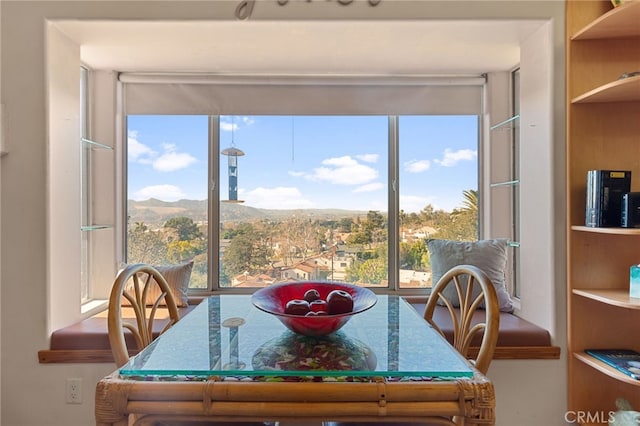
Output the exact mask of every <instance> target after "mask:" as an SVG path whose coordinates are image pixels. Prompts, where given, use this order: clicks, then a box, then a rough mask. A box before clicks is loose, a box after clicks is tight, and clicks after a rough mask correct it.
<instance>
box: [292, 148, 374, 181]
mask: <svg viewBox="0 0 640 426" xmlns="http://www.w3.org/2000/svg"><path fill="white" fill-rule="evenodd" d="M322 164H323V165H324V166H327V167H318V168H315V169H313V173H311V174H305V175H304V176H305V178H306V179H309V180H313V181H322V182H328V183H332V184H336V185H362V184H365V183H369V182H371V181H373V180H375V179H376V178H377V177H378V171H377V170H376V169H374V168H372V167H369V166H366V165H364V164H360V163H359V162H358V161H357V160H355V159H354V158H353V157H351V156H348V155H345V156H343V157H334V158H328V159H326V160H323V161H322Z"/></svg>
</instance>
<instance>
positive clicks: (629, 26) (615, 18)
mask: <svg viewBox="0 0 640 426" xmlns="http://www.w3.org/2000/svg"><path fill="white" fill-rule="evenodd" d="M638 22H640V1H638V0H636V1H633V2H629V3H626V4H623V5H621V6H618V7H616V8H614V9H612V10H610V11H609V12H607V13H605V14H604V15H602V16H601V17H599V18H598V19H596V20H594V21H593V22H591V23H590V24H589V25H587V26H585V27H584V28H583V29H581V30H580V31H578V32H577V33H575V34H574V35H573V36H572V37H571V40H589V39H607V38H628V37H640V24H638Z"/></svg>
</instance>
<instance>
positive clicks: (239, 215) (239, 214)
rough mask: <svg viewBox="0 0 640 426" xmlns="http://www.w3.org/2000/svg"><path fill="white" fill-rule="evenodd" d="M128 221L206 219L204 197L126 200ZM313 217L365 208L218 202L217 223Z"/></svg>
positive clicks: (157, 223)
mask: <svg viewBox="0 0 640 426" xmlns="http://www.w3.org/2000/svg"><path fill="white" fill-rule="evenodd" d="M127 210H128V215H129V223H136V222H143V223H145V224H147V225H155V226H162V225H163V224H164V222H166V221H167V220H168V219H170V218H172V217H181V216H184V217H190V218H191V219H193V221H194V222H200V223H203V222H207V200H178V201H162V200H158V199H155V198H150V199H148V200H144V201H135V200H128V209H127ZM302 212H304V215H305V216H307V217H310V218H314V219H325V220H328V219H341V218H344V217H354V216H362V215H366V214H367V213H368V212H367V211H364V210H362V211H360V210H342V209H303V210H301V209H296V210H277V209H258V208H255V207H249V206H245V205H243V204H239V203H221V204H220V221H221V222H251V221H254V220H263V219H269V220H282V219H285V218H287V217H291V216H294V215H296V214H301V213H302Z"/></svg>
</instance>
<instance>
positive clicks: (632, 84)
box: [571, 24, 640, 108]
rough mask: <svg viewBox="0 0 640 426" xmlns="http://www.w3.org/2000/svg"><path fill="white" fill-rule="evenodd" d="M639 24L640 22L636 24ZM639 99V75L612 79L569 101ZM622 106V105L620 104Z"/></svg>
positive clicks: (632, 100)
mask: <svg viewBox="0 0 640 426" xmlns="http://www.w3.org/2000/svg"><path fill="white" fill-rule="evenodd" d="M638 26H640V24H638ZM634 101H640V75H636V76H634V77H627V78H623V79H621V80H616V81H612V82H611V83H607V84H605V85H604V86H600V87H596V88H595V89H593V90H590V91H588V92H587V93H583V94H582V95H580V96H577V97H575V98H573V100H572V101H571V103H574V104H586V103H601V102H634ZM620 108H624V105H622V106H620Z"/></svg>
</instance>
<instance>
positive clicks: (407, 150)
mask: <svg viewBox="0 0 640 426" xmlns="http://www.w3.org/2000/svg"><path fill="white" fill-rule="evenodd" d="M207 123H208V117H206V116H129V117H128V135H129V137H128V157H129V161H128V168H129V170H128V186H129V198H130V199H134V200H146V199H149V198H158V199H161V200H164V201H176V200H179V199H198V200H202V199H204V198H205V197H206V193H207V158H208V149H207V140H208V136H207V135H208V130H207V129H208V124H207ZM399 129H400V153H399V156H400V179H399V180H400V207H401V209H403V210H404V211H405V212H419V211H420V210H422V209H423V208H424V207H425V206H426V205H428V204H431V205H433V206H434V207H435V208H436V209H443V210H447V211H451V210H452V209H453V208H455V207H459V206H461V203H462V200H463V197H462V191H464V190H468V189H477V175H478V171H477V149H478V148H477V144H478V142H477V141H478V119H477V117H476V116H402V117H400V121H399ZM220 133H221V135H220V138H221V141H220V148H221V149H224V148H227V147H230V146H235V147H236V148H238V149H241V150H242V151H244V153H245V155H244V156H241V157H239V158H238V186H239V190H238V199H240V200H244V201H245V205H247V206H251V207H257V208H269V209H304V208H343V209H349V210H379V211H386V210H387V201H386V199H387V198H386V197H387V185H388V184H387V181H388V179H387V177H388V171H387V168H388V166H387V161H388V146H387V145H388V143H387V139H388V119H387V117H386V116H357V117H352V116H350V117H345V116H343V117H338V116H295V117H291V116H233V117H231V116H223V117H221V118H220ZM220 161H221V178H220V188H221V197H222V198H223V199H226V198H228V179H227V157H225V156H221V160H220Z"/></svg>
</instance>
